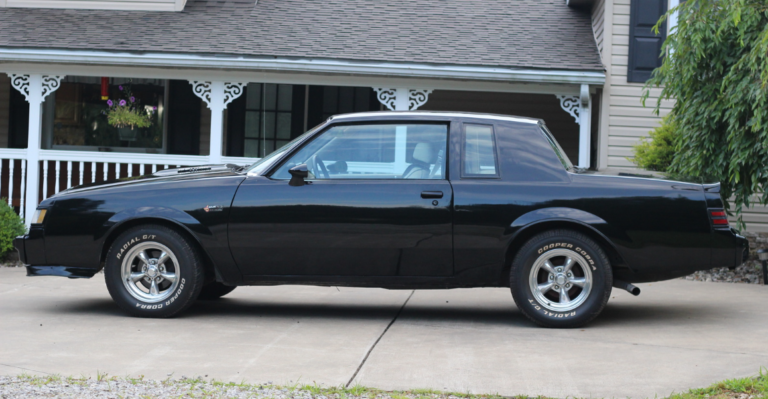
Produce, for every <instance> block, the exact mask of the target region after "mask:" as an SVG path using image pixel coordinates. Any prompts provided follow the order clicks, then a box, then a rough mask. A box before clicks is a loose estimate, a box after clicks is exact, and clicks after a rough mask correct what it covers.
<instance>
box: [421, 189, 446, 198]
mask: <svg viewBox="0 0 768 399" xmlns="http://www.w3.org/2000/svg"><path fill="white" fill-rule="evenodd" d="M421 198H443V192H442V191H422V192H421Z"/></svg>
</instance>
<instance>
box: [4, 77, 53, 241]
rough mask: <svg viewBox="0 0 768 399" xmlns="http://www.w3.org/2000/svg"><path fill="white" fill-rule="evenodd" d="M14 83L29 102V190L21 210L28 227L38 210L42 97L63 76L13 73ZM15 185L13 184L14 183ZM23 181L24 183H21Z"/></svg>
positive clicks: (12, 83)
mask: <svg viewBox="0 0 768 399" xmlns="http://www.w3.org/2000/svg"><path fill="white" fill-rule="evenodd" d="M9 76H10V77H11V85H12V86H13V87H14V88H15V89H16V90H18V91H19V92H21V94H23V95H24V98H26V99H27V102H29V131H28V132H27V176H26V182H25V183H26V184H25V185H26V192H25V195H24V198H22V203H21V207H20V211H21V212H23V215H22V216H23V217H24V223H25V224H26V225H27V227H29V226H30V225H31V224H32V217H33V216H34V214H35V210H36V209H37V204H38V202H37V200H38V198H39V190H38V184H39V180H38V179H39V177H40V176H39V175H40V141H41V134H40V133H41V129H42V116H43V115H42V114H43V112H42V111H43V100H45V97H46V96H48V95H49V94H51V93H53V92H54V91H56V89H58V88H59V86H60V85H61V78H63V76H48V75H38V74H31V75H16V74H10V75H9ZM11 184H13V183H11ZM22 184H24V183H22Z"/></svg>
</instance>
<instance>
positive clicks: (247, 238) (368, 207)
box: [229, 122, 453, 276]
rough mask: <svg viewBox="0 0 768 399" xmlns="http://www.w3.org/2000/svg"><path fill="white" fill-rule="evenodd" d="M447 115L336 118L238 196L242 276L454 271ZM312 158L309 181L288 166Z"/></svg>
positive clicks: (233, 227)
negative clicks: (297, 181) (398, 119)
mask: <svg viewBox="0 0 768 399" xmlns="http://www.w3.org/2000/svg"><path fill="white" fill-rule="evenodd" d="M447 136H448V124H447V123H445V124H415V123H412V122H409V123H384V124H381V123H379V124H346V125H332V126H330V127H329V128H327V129H326V130H324V131H323V132H321V133H319V134H317V135H315V136H314V137H313V138H312V139H311V140H310V141H309V142H308V143H307V144H305V145H303V146H302V147H300V148H298V149H297V150H295V151H294V152H293V154H291V155H290V156H288V157H287V158H286V159H287V160H286V161H285V162H284V163H283V164H282V165H280V166H279V167H278V168H277V169H276V170H275V171H273V173H272V174H271V175H269V176H252V177H249V178H248V179H246V181H245V182H244V183H243V184H242V185H241V186H240V188H239V189H238V192H237V194H236V196H235V199H234V201H233V205H232V212H231V216H230V225H229V242H230V249H231V251H232V254H233V256H234V258H235V260H236V262H237V264H238V266H239V267H240V269H241V271H242V272H243V274H244V275H245V276H259V275H273V276H274V275H283V276H450V275H452V273H453V256H452V251H453V246H452V213H451V212H452V200H453V192H452V189H451V185H450V183H449V182H448V181H447V180H446V172H445V171H446V159H447V157H446V155H445V154H446V150H447ZM300 164H306V165H307V168H308V169H309V177H308V178H307V179H306V184H304V185H300V186H292V185H289V184H288V182H289V180H290V178H291V175H290V172H289V170H290V169H291V168H292V167H294V166H296V165H300Z"/></svg>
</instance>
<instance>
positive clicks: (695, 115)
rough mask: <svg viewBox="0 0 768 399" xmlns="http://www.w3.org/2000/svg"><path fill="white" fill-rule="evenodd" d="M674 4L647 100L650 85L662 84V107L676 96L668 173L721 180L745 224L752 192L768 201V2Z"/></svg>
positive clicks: (723, 0) (695, 0) (693, 1)
mask: <svg viewBox="0 0 768 399" xmlns="http://www.w3.org/2000/svg"><path fill="white" fill-rule="evenodd" d="M674 11H677V12H678V24H677V28H676V29H674V30H673V31H672V32H671V33H670V34H669V35H668V37H667V40H666V41H665V42H664V51H665V52H666V57H665V59H664V62H663V64H662V66H661V67H660V68H658V69H656V70H655V71H654V73H653V77H652V78H651V80H650V81H648V83H647V85H646V87H645V92H644V94H643V102H645V100H646V99H647V97H648V95H649V92H650V88H651V87H653V86H656V87H659V86H660V87H662V91H661V96H660V97H659V100H658V102H657V104H656V107H655V112H656V113H657V114H658V112H659V108H660V105H661V101H662V100H663V99H675V100H676V102H675V105H674V107H673V108H672V111H671V113H670V115H669V117H668V122H669V123H672V124H674V125H675V126H677V129H678V132H677V136H678V139H677V140H676V146H675V155H674V158H673V160H672V164H671V166H670V172H671V173H672V174H674V175H681V176H690V177H692V178H699V179H705V178H708V177H711V178H714V179H716V180H718V181H720V183H721V184H722V196H723V198H724V199H727V198H734V202H735V205H736V214H737V216H738V219H739V225H740V226H742V227H743V226H744V224H743V221H742V219H741V210H742V207H743V206H749V204H750V198H751V197H752V196H753V194H760V195H759V196H758V197H759V198H760V200H759V201H761V202H762V203H763V204H766V203H768V195H765V194H766V189H768V1H766V0H688V1H686V2H684V3H682V4H681V5H680V6H678V7H676V8H675V9H673V10H670V13H672V12H674ZM668 15H669V14H668ZM663 18H666V16H665V17H662V20H663ZM658 26H659V25H657V26H656V28H655V29H656V30H657V32H658ZM726 204H727V202H726ZM726 206H727V205H726Z"/></svg>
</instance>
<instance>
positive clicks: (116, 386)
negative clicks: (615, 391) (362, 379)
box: [0, 370, 768, 399]
mask: <svg viewBox="0 0 768 399" xmlns="http://www.w3.org/2000/svg"><path fill="white" fill-rule="evenodd" d="M105 391H106V392H109V394H108V396H109V397H117V398H125V397H131V398H135V397H139V398H235V397H236V398H258V399H502V398H503V397H502V396H500V395H495V394H470V393H461V392H441V391H433V390H426V389H414V390H408V391H382V390H378V389H373V388H366V387H362V386H353V387H350V388H344V387H337V388H334V387H330V388H329V387H321V386H318V385H316V384H300V383H297V384H294V385H289V386H278V385H269V384H245V383H239V384H238V383H233V382H228V383H224V382H220V381H215V380H204V379H190V378H181V379H172V378H168V379H166V380H163V381H154V380H146V379H144V378H143V377H139V378H128V377H126V378H118V377H115V376H108V375H106V374H98V375H97V377H96V378H86V377H81V378H75V377H67V378H63V377H60V376H42V377H41V376H32V375H27V374H22V375H20V376H18V377H0V397H2V398H23V397H28V396H30V397H32V396H38V395H39V396H56V397H59V396H60V397H78V396H86V395H85V394H86V393H99V394H104V393H105ZM515 398H520V399H523V398H526V399H528V398H529V397H527V396H525V395H520V396H516V397H515ZM538 399H546V398H538ZM654 399H658V398H654ZM668 399H768V370H761V371H760V373H759V374H758V375H757V376H755V377H747V378H739V379H733V380H725V381H722V382H718V383H716V384H713V385H711V386H709V387H707V388H697V389H691V390H689V391H688V392H684V393H680V394H674V395H671V396H669V397H668Z"/></svg>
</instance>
